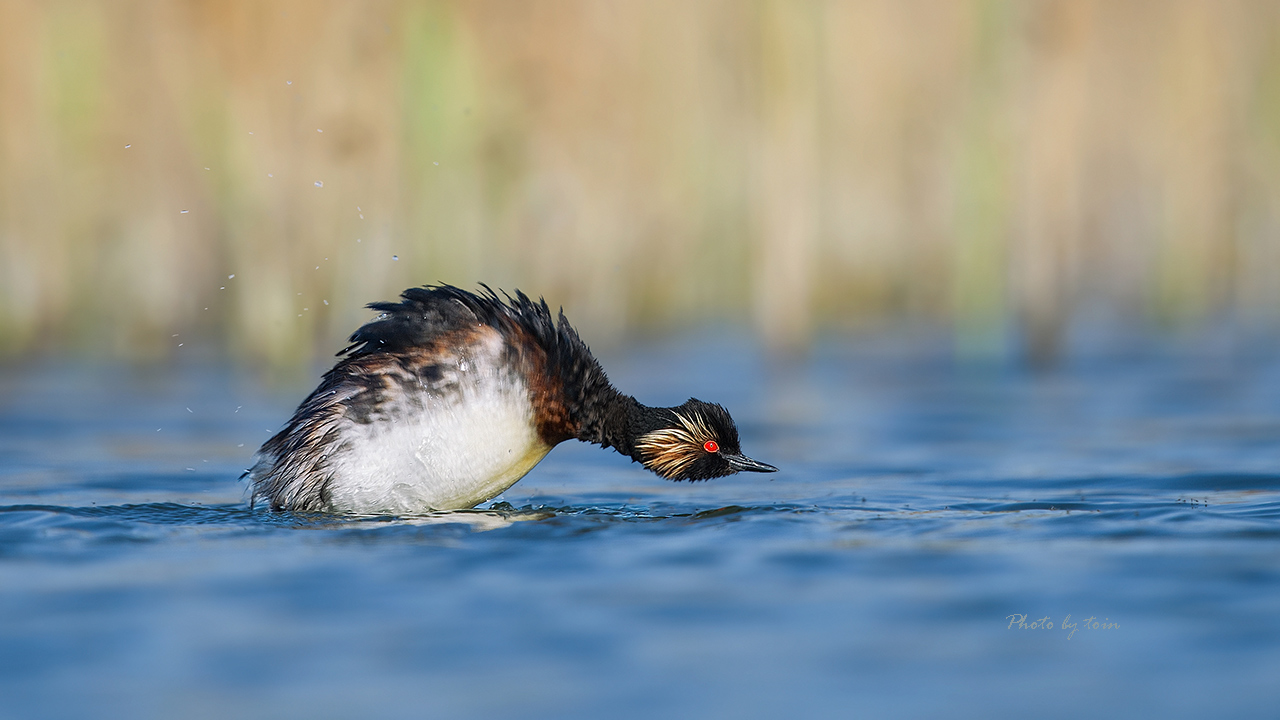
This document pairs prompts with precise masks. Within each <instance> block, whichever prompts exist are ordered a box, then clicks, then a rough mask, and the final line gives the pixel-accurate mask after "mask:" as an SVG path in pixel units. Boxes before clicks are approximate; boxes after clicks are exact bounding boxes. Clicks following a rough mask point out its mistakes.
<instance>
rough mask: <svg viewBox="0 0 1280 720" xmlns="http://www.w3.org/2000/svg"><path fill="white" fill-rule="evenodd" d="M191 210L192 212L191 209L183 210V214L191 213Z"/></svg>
mask: <svg viewBox="0 0 1280 720" xmlns="http://www.w3.org/2000/svg"><path fill="white" fill-rule="evenodd" d="M189 212H191V211H190V210H183V211H182V214H183V215H186V214H187V213H189Z"/></svg>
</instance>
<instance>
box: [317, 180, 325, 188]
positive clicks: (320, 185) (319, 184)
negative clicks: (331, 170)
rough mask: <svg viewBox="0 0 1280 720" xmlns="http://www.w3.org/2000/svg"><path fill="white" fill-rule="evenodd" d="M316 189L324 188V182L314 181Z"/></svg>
mask: <svg viewBox="0 0 1280 720" xmlns="http://www.w3.org/2000/svg"><path fill="white" fill-rule="evenodd" d="M316 187H324V182H322V181H320V180H317V181H316Z"/></svg>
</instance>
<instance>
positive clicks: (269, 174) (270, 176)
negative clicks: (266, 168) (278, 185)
mask: <svg viewBox="0 0 1280 720" xmlns="http://www.w3.org/2000/svg"><path fill="white" fill-rule="evenodd" d="M267 177H269V178H273V177H275V175H272V174H271V173H267Z"/></svg>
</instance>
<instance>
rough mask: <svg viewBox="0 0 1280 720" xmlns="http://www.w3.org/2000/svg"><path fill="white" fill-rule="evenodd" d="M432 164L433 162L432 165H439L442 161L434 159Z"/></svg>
mask: <svg viewBox="0 0 1280 720" xmlns="http://www.w3.org/2000/svg"><path fill="white" fill-rule="evenodd" d="M431 164H432V165H439V164H440V163H438V162H435V161H432V163H431Z"/></svg>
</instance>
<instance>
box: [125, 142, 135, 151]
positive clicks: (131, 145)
mask: <svg viewBox="0 0 1280 720" xmlns="http://www.w3.org/2000/svg"><path fill="white" fill-rule="evenodd" d="M131 147H133V143H129V144H128V145H125V146H124V149H125V150H128V149H129V148H131Z"/></svg>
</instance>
